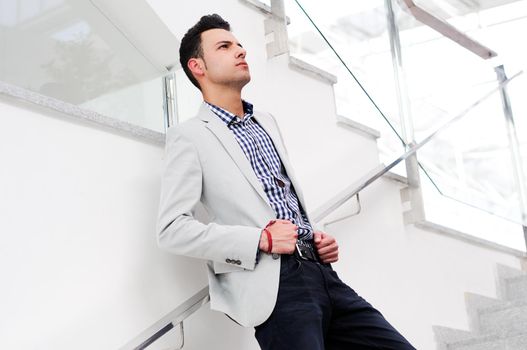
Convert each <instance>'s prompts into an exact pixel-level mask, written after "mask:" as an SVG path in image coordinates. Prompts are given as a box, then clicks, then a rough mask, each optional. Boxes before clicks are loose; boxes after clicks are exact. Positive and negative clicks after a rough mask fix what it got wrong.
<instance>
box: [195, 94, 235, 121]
mask: <svg viewBox="0 0 527 350" xmlns="http://www.w3.org/2000/svg"><path fill="white" fill-rule="evenodd" d="M203 99H204V100H205V101H206V102H208V103H211V104H213V105H215V106H218V107H220V108H223V109H225V110H226V111H229V112H231V113H232V114H234V115H236V116H237V117H238V118H240V119H243V117H244V115H245V113H244V111H243V103H242V97H241V91H229V90H223V91H222V92H219V93H213V92H211V91H208V92H203Z"/></svg>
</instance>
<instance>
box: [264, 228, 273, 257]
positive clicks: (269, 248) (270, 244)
mask: <svg viewBox="0 0 527 350" xmlns="http://www.w3.org/2000/svg"><path fill="white" fill-rule="evenodd" d="M263 231H264V232H265V234H266V235H267V243H268V245H269V247H268V249H267V253H268V254H271V252H272V250H273V238H272V236H271V232H269V230H268V229H267V227H266V228H264V229H263Z"/></svg>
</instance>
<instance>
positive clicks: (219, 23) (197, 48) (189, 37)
mask: <svg viewBox="0 0 527 350" xmlns="http://www.w3.org/2000/svg"><path fill="white" fill-rule="evenodd" d="M209 29H225V30H228V31H230V30H231V26H230V24H229V22H227V21H225V20H224V19H223V18H221V17H220V16H219V15H217V14H212V15H207V16H203V17H201V18H200V20H199V21H198V23H196V24H194V26H193V27H192V28H190V29H189V30H188V31H187V33H186V34H185V36H183V39H181V45H180V46H179V62H180V63H181V67H183V70H184V71H185V74H186V75H187V77H188V78H189V79H190V81H191V82H192V84H194V86H195V87H197V88H198V89H200V90H201V88H200V87H199V83H198V81H197V80H196V78H194V76H193V75H192V72H191V71H190V69H189V68H188V66H187V63H188V60H190V59H191V58H198V57H199V58H203V48H202V47H201V33H203V32H204V31H207V30H209Z"/></svg>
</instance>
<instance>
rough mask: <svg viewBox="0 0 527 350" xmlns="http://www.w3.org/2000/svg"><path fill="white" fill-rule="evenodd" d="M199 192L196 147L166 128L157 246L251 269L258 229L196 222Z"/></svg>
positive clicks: (199, 181)
mask: <svg viewBox="0 0 527 350" xmlns="http://www.w3.org/2000/svg"><path fill="white" fill-rule="evenodd" d="M201 193H202V168H201V165H200V160H199V154H198V150H197V149H196V146H195V145H194V144H193V143H192V142H191V141H190V140H188V139H187V138H186V137H185V136H184V135H183V134H182V133H181V132H180V131H179V130H177V129H176V130H170V132H168V133H167V143H166V159H165V166H164V172H163V175H162V181H161V198H160V205H159V216H158V222H157V241H158V245H159V246H160V247H161V248H163V249H165V250H167V251H169V252H171V253H174V254H178V255H185V256H190V257H194V258H199V259H206V260H211V261H214V262H219V263H223V264H225V263H227V264H231V265H235V266H238V267H241V268H244V269H248V270H254V268H255V266H256V257H255V248H256V249H258V245H259V242H260V235H261V229H260V228H257V227H249V226H238V225H218V224H216V223H209V224H204V223H202V222H200V221H199V220H197V219H196V218H195V217H194V216H195V214H196V209H197V206H198V204H199V203H200V198H201Z"/></svg>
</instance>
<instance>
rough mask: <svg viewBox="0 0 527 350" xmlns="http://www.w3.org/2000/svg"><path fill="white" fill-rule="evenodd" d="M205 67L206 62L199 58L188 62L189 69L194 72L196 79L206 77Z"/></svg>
mask: <svg viewBox="0 0 527 350" xmlns="http://www.w3.org/2000/svg"><path fill="white" fill-rule="evenodd" d="M203 66H204V62H203V60H201V59H199V58H191V59H190V60H188V62H187V67H188V69H190V71H191V72H192V74H194V76H195V77H202V76H203V75H205V72H204V69H203Z"/></svg>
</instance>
